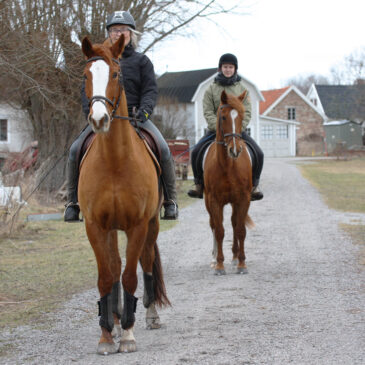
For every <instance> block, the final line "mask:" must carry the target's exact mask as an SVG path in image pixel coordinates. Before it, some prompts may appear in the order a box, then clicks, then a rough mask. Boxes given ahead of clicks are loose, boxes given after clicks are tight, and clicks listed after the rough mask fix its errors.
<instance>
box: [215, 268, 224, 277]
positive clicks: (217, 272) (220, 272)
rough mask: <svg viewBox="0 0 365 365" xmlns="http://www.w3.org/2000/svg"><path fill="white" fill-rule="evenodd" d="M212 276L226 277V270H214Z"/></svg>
mask: <svg viewBox="0 0 365 365" xmlns="http://www.w3.org/2000/svg"><path fill="white" fill-rule="evenodd" d="M214 275H218V276H221V275H226V270H224V269H215V270H214Z"/></svg>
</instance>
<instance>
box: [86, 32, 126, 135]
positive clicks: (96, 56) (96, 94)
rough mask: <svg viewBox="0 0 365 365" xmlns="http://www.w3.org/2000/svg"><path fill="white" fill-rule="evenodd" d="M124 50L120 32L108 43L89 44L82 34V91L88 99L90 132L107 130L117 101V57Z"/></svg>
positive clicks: (119, 91)
mask: <svg viewBox="0 0 365 365" xmlns="http://www.w3.org/2000/svg"><path fill="white" fill-rule="evenodd" d="M123 50H124V35H123V34H122V35H121V37H120V38H119V40H118V41H117V42H116V43H114V44H113V45H111V46H108V45H106V44H94V45H93V44H92V43H91V42H90V40H89V39H88V38H87V37H85V38H84V39H83V40H82V52H83V53H84V54H85V56H86V57H87V63H86V66H85V70H84V78H85V93H86V96H87V97H88V99H89V100H90V113H89V116H88V122H89V123H90V125H91V127H92V129H93V131H94V132H95V133H97V132H108V131H109V128H110V122H111V120H112V119H113V115H114V113H115V112H116V109H118V106H119V104H120V102H121V98H122V93H123V88H122V86H121V85H120V82H119V79H120V78H121V70H120V66H119V61H118V59H119V57H121V55H122V53H123Z"/></svg>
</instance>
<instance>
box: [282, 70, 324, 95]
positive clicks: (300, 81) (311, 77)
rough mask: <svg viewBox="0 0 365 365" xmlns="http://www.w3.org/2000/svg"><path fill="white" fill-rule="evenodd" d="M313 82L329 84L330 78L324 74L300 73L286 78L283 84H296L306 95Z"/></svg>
mask: <svg viewBox="0 0 365 365" xmlns="http://www.w3.org/2000/svg"><path fill="white" fill-rule="evenodd" d="M312 84H321V85H328V84H329V80H328V79H327V78H326V77H325V76H322V75H316V74H299V75H297V76H294V77H291V78H289V79H286V80H285V82H284V85H283V86H288V85H294V86H296V87H297V88H298V89H299V90H300V91H301V92H302V93H303V94H304V95H306V94H307V92H308V90H309V88H310V86H311V85H312Z"/></svg>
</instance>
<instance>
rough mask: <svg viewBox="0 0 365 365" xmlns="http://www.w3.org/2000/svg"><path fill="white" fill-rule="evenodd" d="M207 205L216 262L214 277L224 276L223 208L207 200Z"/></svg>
mask: <svg viewBox="0 0 365 365" xmlns="http://www.w3.org/2000/svg"><path fill="white" fill-rule="evenodd" d="M207 201H208V204H206V206H207V210H208V212H209V215H210V226H211V228H212V233H213V254H215V252H214V250H215V247H216V260H217V263H216V265H215V275H224V274H225V273H226V272H225V269H224V264H223V262H224V255H223V238H224V227H223V206H220V205H219V204H218V203H217V202H215V201H211V200H209V197H208V199H207Z"/></svg>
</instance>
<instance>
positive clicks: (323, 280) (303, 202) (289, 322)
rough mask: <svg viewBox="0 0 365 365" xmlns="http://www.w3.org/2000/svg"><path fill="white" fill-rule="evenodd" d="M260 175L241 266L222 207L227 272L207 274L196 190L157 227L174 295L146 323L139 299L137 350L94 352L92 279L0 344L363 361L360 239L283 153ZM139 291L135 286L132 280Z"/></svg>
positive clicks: (238, 358) (158, 357)
mask: <svg viewBox="0 0 365 365" xmlns="http://www.w3.org/2000/svg"><path fill="white" fill-rule="evenodd" d="M262 182H263V183H262V186H263V190H264V192H265V194H266V195H265V199H264V200H263V201H262V202H255V203H253V204H252V208H251V210H250V215H251V217H252V218H253V220H254V221H255V223H256V228H255V229H254V230H251V231H249V233H248V238H247V240H246V256H247V264H248V270H249V274H248V275H241V276H240V275H236V274H234V273H233V269H231V267H230V265H229V262H230V259H231V253H230V246H231V240H232V231H231V229H230V227H229V225H228V223H229V221H230V219H229V210H230V209H228V208H227V209H226V212H225V213H226V214H225V217H226V218H225V222H226V224H225V227H226V237H225V254H226V268H227V269H228V270H227V275H226V276H221V277H217V276H214V275H213V272H212V271H211V269H210V267H209V263H210V260H211V254H210V252H211V243H212V238H211V232H210V229H209V225H208V216H207V213H206V211H205V208H204V204H203V201H198V202H197V203H195V204H193V205H192V206H190V207H188V208H186V209H184V210H182V212H181V218H180V224H179V225H178V226H176V227H175V228H174V229H173V230H171V231H168V232H164V233H162V234H161V235H160V237H159V246H160V250H161V256H162V260H163V264H164V271H165V280H166V285H167V292H168V295H169V298H170V300H171V302H172V303H173V307H172V308H169V309H165V310H162V311H160V316H161V320H162V322H163V323H164V327H163V328H162V329H160V330H156V331H147V330H145V329H144V316H145V310H144V308H143V305H142V300H140V301H139V303H138V308H137V314H136V316H137V321H136V326H135V328H136V329H135V336H136V340H137V346H138V351H137V352H136V353H131V354H116V355H111V356H108V357H102V356H99V355H97V354H96V353H95V351H96V345H97V341H98V336H99V327H98V319H97V317H96V313H97V309H96V300H97V298H98V295H97V292H96V290H92V291H88V292H86V293H81V294H79V295H77V296H75V297H74V298H73V299H72V300H71V301H70V302H68V303H66V304H65V307H64V309H63V310H62V311H61V312H60V313H58V314H57V315H55V316H54V318H53V321H54V328H53V329H52V330H43V331H42V330H34V329H31V328H29V327H23V328H18V329H17V330H16V331H13V332H12V333H8V334H6V333H2V334H1V335H0V340H1V341H2V344H3V345H5V346H6V343H7V342H12V341H14V342H15V343H16V345H17V347H18V352H16V353H13V354H11V355H9V357H8V362H6V363H8V364H23V363H26V364H72V363H79V364H141V365H142V364H143V365H146V364H169V365H171V364H172V365H174V364H209V365H211V364H219V365H222V364H227V365H228V364H229V365H231V364H234V365H236V364H237V365H238V364H290V363H292V364H296V365H297V364H349V365H355V364H363V363H364V361H365V326H364V325H365V309H364V308H365V307H364V303H365V293H364V288H365V271H364V268H363V267H361V266H360V265H359V263H358V260H357V258H356V255H357V247H355V246H354V245H353V244H352V243H351V241H350V240H349V238H348V237H347V236H346V235H345V234H344V233H343V232H342V231H340V230H339V229H338V222H339V217H340V215H339V214H338V213H337V212H334V211H331V210H329V209H328V208H327V207H326V206H325V205H324V204H323V202H322V200H321V198H320V196H319V194H318V193H317V191H316V190H315V189H314V188H312V187H311V186H310V184H309V183H308V182H307V181H306V180H304V179H303V178H302V177H301V175H300V173H299V171H298V169H297V168H296V166H295V165H294V164H292V163H290V162H288V160H281V159H268V160H267V161H266V166H265V169H264V173H263V179H262ZM140 281H141V282H142V280H140ZM136 295H137V296H138V297H142V288H141V285H139V288H138V292H137V294H136ZM50 320H51V319H50Z"/></svg>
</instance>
